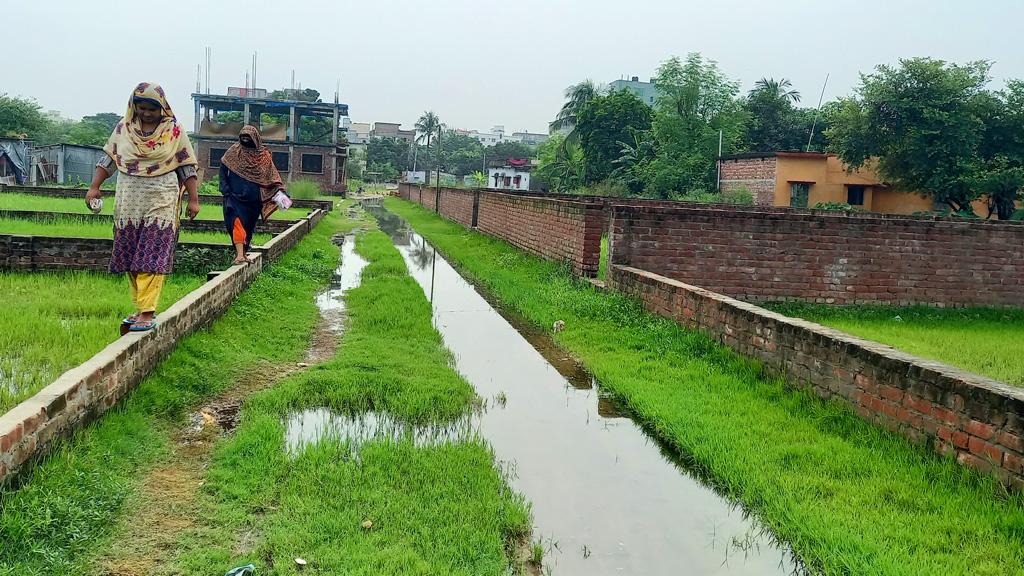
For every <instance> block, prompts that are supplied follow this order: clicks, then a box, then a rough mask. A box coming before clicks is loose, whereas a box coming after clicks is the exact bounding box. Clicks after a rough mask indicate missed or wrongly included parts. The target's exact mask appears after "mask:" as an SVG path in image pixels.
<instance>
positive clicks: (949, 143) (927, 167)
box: [828, 58, 994, 213]
mask: <svg viewBox="0 0 1024 576" xmlns="http://www.w3.org/2000/svg"><path fill="white" fill-rule="evenodd" d="M875 70H876V71H875V72H874V73H873V74H864V75H862V76H861V85H860V87H859V88H858V89H857V93H856V96H854V97H852V98H845V99H843V100H841V101H840V103H839V104H838V106H836V107H835V108H834V109H833V110H832V113H831V115H830V118H829V122H830V124H831V126H830V127H829V129H828V138H829V141H830V146H831V148H832V149H833V150H835V151H836V152H837V153H838V154H839V156H840V158H842V160H843V161H844V162H845V163H846V164H847V165H848V166H849V167H850V168H851V169H856V168H859V167H860V166H863V165H864V164H865V163H867V162H868V161H869V160H870V159H872V158H875V157H877V158H878V162H877V170H878V173H879V175H880V176H881V177H882V178H883V179H884V180H886V181H887V182H889V183H891V184H893V185H895V186H896V187H898V188H900V189H903V190H908V191H918V192H921V193H923V194H928V195H930V196H932V197H933V198H934V199H935V200H936V201H937V202H940V203H944V204H947V205H948V206H949V207H950V208H952V209H953V210H954V211H956V212H960V213H968V212H970V213H973V211H972V208H971V201H973V200H975V199H976V198H977V197H978V196H979V194H980V191H979V189H978V188H977V187H976V186H975V184H976V183H977V181H978V174H979V170H980V169H982V168H983V166H982V163H981V158H980V156H979V148H980V146H981V144H982V140H983V136H984V132H985V119H984V118H983V117H982V116H981V115H980V114H979V112H981V111H982V110H983V109H984V108H985V106H986V105H988V104H991V100H990V99H989V98H987V97H986V94H985V92H984V88H985V85H986V84H987V83H988V71H989V63H988V62H983V61H978V62H970V63H967V64H965V65H958V64H948V63H946V62H943V61H941V60H933V59H931V58H914V59H909V60H901V61H900V64H899V66H896V67H892V66H885V65H883V66H878V67H877V68H876V69H875ZM993 156H994V154H993Z"/></svg>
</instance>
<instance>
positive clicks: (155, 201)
mask: <svg viewBox="0 0 1024 576" xmlns="http://www.w3.org/2000/svg"><path fill="white" fill-rule="evenodd" d="M103 151H104V152H106V153H107V156H106V157H105V158H104V159H103V160H101V161H100V162H99V163H98V164H97V165H96V172H95V174H94V175H93V179H92V186H90V187H89V192H88V194H86V197H85V201H86V203H87V204H89V203H91V202H92V201H94V200H97V199H99V198H101V197H102V192H100V185H101V184H103V181H104V180H106V179H107V178H109V177H110V175H111V174H113V173H114V172H115V171H117V172H118V173H119V174H118V177H117V192H116V196H115V197H116V199H117V205H116V207H115V209H114V251H113V254H112V255H111V257H110V271H111V272H114V273H122V272H124V273H127V274H128V283H129V284H130V285H131V293H132V301H133V303H134V304H135V309H136V313H135V314H132V315H131V316H129V317H127V318H125V320H124V321H125V323H126V324H130V327H129V330H131V331H133V332H142V331H146V330H151V329H153V328H154V327H155V326H156V307H157V302H158V301H159V299H160V291H161V289H162V288H163V284H164V276H165V275H167V274H170V273H171V269H172V267H173V264H174V246H175V244H177V241H178V215H179V213H180V207H181V197H182V194H181V189H182V187H183V186H184V188H185V189H186V190H187V191H188V217H189V218H190V219H194V218H195V217H196V215H197V214H199V189H198V180H197V178H196V164H197V162H196V155H195V153H194V152H193V151H192V143H191V142H189V139H188V135H187V134H185V131H184V130H182V129H181V126H180V125H179V124H178V120H177V118H175V117H174V112H173V111H172V110H171V107H170V105H169V104H168V103H167V98H166V96H165V95H164V90H163V88H161V87H160V86H158V85H156V84H152V83H149V82H143V83H141V84H139V85H138V86H136V87H135V90H134V91H133V92H132V95H131V97H130V98H129V99H128V111H127V112H126V113H125V115H124V118H123V119H122V120H121V121H120V122H118V124H117V126H116V127H115V128H114V132H113V134H111V135H110V139H109V140H108V141H107V145H106V146H105V147H104V148H103Z"/></svg>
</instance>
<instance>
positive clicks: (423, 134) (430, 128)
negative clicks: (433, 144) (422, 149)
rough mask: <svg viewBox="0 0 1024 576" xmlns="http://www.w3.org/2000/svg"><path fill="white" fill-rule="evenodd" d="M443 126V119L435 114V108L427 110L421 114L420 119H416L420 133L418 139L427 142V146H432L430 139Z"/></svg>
mask: <svg viewBox="0 0 1024 576" xmlns="http://www.w3.org/2000/svg"><path fill="white" fill-rule="evenodd" d="M440 126H441V120H440V119H439V118H438V117H437V114H434V111H433V110H427V111H426V112H424V113H423V115H422V116H420V118H419V120H417V121H416V125H415V128H416V132H417V133H418V136H417V141H419V142H423V141H424V140H425V141H426V142H427V148H430V141H431V138H433V137H434V136H435V135H436V134H437V129H438V128H439V127H440Z"/></svg>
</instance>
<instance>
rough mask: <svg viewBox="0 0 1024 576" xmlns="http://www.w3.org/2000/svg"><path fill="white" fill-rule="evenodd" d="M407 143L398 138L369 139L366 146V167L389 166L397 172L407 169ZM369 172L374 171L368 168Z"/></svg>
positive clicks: (408, 160)
mask: <svg viewBox="0 0 1024 576" xmlns="http://www.w3.org/2000/svg"><path fill="white" fill-rule="evenodd" d="M409 163H410V158H409V143H408V142H406V141H405V140H402V139H400V138H371V139H370V141H369V142H368V143H367V144H366V164H367V166H373V165H380V166H383V165H385V164H390V165H391V167H392V168H394V169H395V170H398V171H404V170H408V169H409ZM368 170H370V171H371V172H373V171H374V170H373V169H372V168H368Z"/></svg>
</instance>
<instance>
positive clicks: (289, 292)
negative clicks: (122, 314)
mask: <svg viewBox="0 0 1024 576" xmlns="http://www.w3.org/2000/svg"><path fill="white" fill-rule="evenodd" d="M341 229H342V223H340V222H339V220H338V218H337V217H336V216H333V215H332V216H330V217H329V218H328V219H325V220H324V221H323V222H321V224H320V225H319V226H317V228H316V229H315V230H313V231H312V232H311V233H310V235H309V236H307V237H306V238H305V239H303V241H302V242H301V243H300V244H299V245H298V246H297V247H296V248H294V249H293V250H291V251H289V253H288V254H286V255H285V256H284V257H283V258H282V259H281V260H280V261H279V262H278V263H276V264H275V265H274V266H272V267H270V268H269V269H267V270H265V271H263V272H262V273H261V274H260V276H259V277H258V278H257V279H256V281H255V282H254V283H253V285H252V286H251V287H250V288H249V289H248V290H246V291H245V292H243V293H242V294H241V295H239V297H238V298H237V299H236V301H235V302H234V303H233V304H232V305H231V307H230V308H229V309H228V311H227V312H226V313H225V315H224V316H223V317H222V318H221V319H220V320H218V321H217V322H215V323H214V324H213V325H212V326H211V327H210V328H209V329H207V330H203V331H201V332H197V333H195V334H193V335H191V336H188V337H187V338H185V339H183V340H182V341H181V342H179V343H178V346H177V348H176V349H175V351H174V352H173V353H172V354H171V355H170V357H168V359H167V360H165V361H164V362H163V363H162V364H161V365H160V366H159V367H158V368H157V369H156V371H155V372H154V373H153V374H152V375H150V376H149V377H148V378H147V379H146V380H145V381H144V382H143V383H142V384H141V385H140V386H139V388H138V389H137V390H136V391H135V392H134V393H133V394H132V396H131V397H129V398H128V399H127V400H126V401H124V402H122V403H121V404H120V405H119V406H118V407H116V408H115V409H113V410H112V411H110V412H108V413H107V414H106V415H105V416H104V417H103V418H102V419H101V420H99V421H98V422H97V423H95V424H93V425H91V426H89V427H88V428H86V429H85V430H83V431H82V432H80V433H78V434H76V435H75V437H74V439H73V440H72V441H70V442H67V443H65V444H64V445H63V446H62V447H61V448H60V449H59V450H58V451H57V452H56V453H55V454H54V455H53V456H52V457H51V458H49V459H48V460H47V461H46V462H45V463H43V464H41V465H39V466H38V467H37V468H36V469H35V471H34V472H33V474H32V476H31V477H30V478H29V479H27V481H26V483H25V484H24V485H23V486H22V487H21V488H19V489H17V490H6V491H5V490H0V574H2V575H3V576H25V575H37V574H85V573H91V572H92V571H91V570H90V569H89V566H88V563H89V561H90V559H91V558H92V557H93V556H94V555H95V552H96V549H97V548H100V547H103V546H105V545H109V546H115V545H120V546H125V545H127V544H130V543H120V544H115V543H111V542H110V538H111V536H112V533H113V526H114V525H115V523H116V520H117V518H118V516H119V515H120V514H122V513H123V512H124V511H125V510H124V508H123V506H124V504H125V502H126V501H128V500H129V499H130V498H131V497H132V496H133V495H134V494H135V493H136V492H137V491H138V490H139V488H140V484H141V482H142V476H143V475H144V474H145V472H146V471H147V470H149V469H151V468H153V467H154V466H156V465H157V464H158V463H160V462H161V461H162V460H163V459H164V458H166V457H167V456H168V454H169V453H170V452H171V449H172V446H173V444H174V434H175V431H176V430H177V429H178V428H179V427H180V426H181V424H182V422H183V420H184V417H185V415H186V414H187V412H188V410H190V409H194V408H195V407H196V406H197V405H199V404H200V403H202V402H203V401H205V400H207V399H209V398H211V397H213V396H214V395H216V394H218V393H220V392H221V391H223V390H226V389H228V388H229V387H232V386H236V385H238V382H239V381H240V380H245V379H246V378H247V374H250V373H251V371H252V370H253V368H254V367H260V366H262V365H264V364H265V363H294V362H296V361H298V360H299V359H301V358H302V355H303V353H304V350H305V349H306V347H307V346H308V344H309V338H310V334H311V332H312V330H313V328H314V326H315V325H316V322H317V318H318V312H317V309H316V306H315V305H314V303H313V295H314V294H315V292H316V291H317V290H318V289H319V288H320V287H321V286H322V285H324V284H325V283H326V282H327V281H328V279H329V278H330V277H331V273H332V272H333V270H334V268H335V264H336V262H337V255H338V250H337V247H336V246H334V244H332V243H331V241H330V237H331V234H332V233H334V232H337V231H339V230H341ZM172 488H176V487H175V486H172ZM170 512H171V510H163V511H161V513H164V514H166V513H170ZM224 571H226V568H225V569H222V570H220V572H219V573H221V574H222V573H223V572H224Z"/></svg>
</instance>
